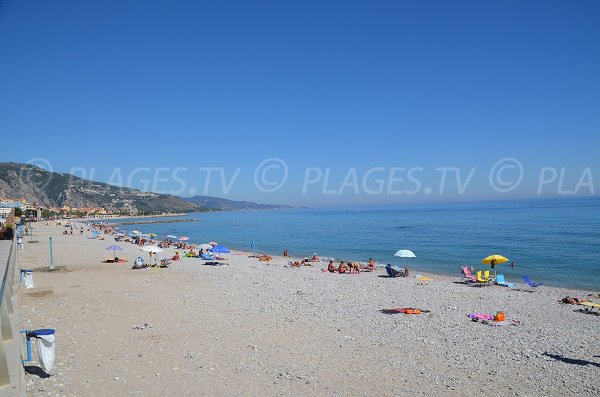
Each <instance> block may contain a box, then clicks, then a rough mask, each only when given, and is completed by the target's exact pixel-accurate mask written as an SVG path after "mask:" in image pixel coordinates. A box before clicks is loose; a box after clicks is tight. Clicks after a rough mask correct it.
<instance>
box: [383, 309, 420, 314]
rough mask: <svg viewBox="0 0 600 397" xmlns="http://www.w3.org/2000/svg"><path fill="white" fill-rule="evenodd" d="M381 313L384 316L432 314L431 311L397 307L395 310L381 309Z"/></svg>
mask: <svg viewBox="0 0 600 397" xmlns="http://www.w3.org/2000/svg"><path fill="white" fill-rule="evenodd" d="M381 312H382V313H384V314H398V313H403V314H421V313H430V312H431V311H430V310H426V309H415V308H414V307H397V308H395V309H381Z"/></svg>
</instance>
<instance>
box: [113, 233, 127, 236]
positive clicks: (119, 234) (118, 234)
mask: <svg viewBox="0 0 600 397" xmlns="http://www.w3.org/2000/svg"><path fill="white" fill-rule="evenodd" d="M124 235H125V233H117V234H115V236H117V237H123V236H124Z"/></svg>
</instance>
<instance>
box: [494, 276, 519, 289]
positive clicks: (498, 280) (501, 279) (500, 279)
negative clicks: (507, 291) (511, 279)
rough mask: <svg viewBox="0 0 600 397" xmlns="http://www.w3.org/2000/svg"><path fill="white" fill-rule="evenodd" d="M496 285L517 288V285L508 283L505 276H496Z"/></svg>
mask: <svg viewBox="0 0 600 397" xmlns="http://www.w3.org/2000/svg"><path fill="white" fill-rule="evenodd" d="M496 284H497V285H499V286H501V287H508V288H517V286H516V284H513V283H508V282H506V279H505V278H504V274H498V275H497V276H496Z"/></svg>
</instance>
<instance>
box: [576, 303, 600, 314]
mask: <svg viewBox="0 0 600 397" xmlns="http://www.w3.org/2000/svg"><path fill="white" fill-rule="evenodd" d="M579 304H580V305H582V306H585V309H583V310H584V311H585V312H586V313H594V314H600V303H594V302H580V303H579ZM594 309H597V310H596V311H595V312H594V311H593V310H594Z"/></svg>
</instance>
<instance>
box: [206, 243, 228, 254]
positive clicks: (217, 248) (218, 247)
mask: <svg viewBox="0 0 600 397" xmlns="http://www.w3.org/2000/svg"><path fill="white" fill-rule="evenodd" d="M211 251H212V252H214V253H216V254H228V253H229V252H231V251H229V249H228V248H225V247H223V246H222V245H216V246H214V247H212V248H211Z"/></svg>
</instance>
